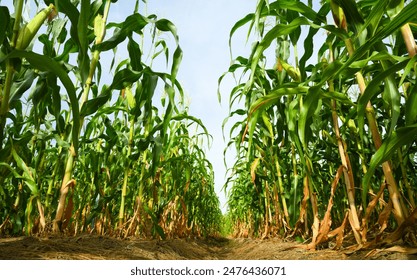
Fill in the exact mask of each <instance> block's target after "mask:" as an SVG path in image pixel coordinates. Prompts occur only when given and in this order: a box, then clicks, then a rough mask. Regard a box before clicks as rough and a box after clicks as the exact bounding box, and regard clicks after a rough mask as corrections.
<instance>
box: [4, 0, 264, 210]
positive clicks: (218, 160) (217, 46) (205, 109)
mask: <svg viewBox="0 0 417 280" xmlns="http://www.w3.org/2000/svg"><path fill="white" fill-rule="evenodd" d="M39 2H42V1H39ZM12 3H13V1H12V0H0V4H1V5H5V6H8V7H9V8H10V11H11V13H13V12H14V8H13V4H12ZM26 3H27V6H28V7H29V9H28V10H29V11H30V14H29V13H27V12H26V13H25V11H24V14H23V16H24V17H26V18H31V17H32V16H33V14H34V13H35V12H36V6H35V4H34V3H33V1H27V2H26ZM256 3H257V0H210V1H203V0H148V1H147V5H146V6H145V4H144V3H143V2H142V1H141V2H140V5H142V6H141V8H140V11H141V12H143V11H144V10H146V13H147V14H148V15H149V14H156V15H157V16H158V18H159V19H161V18H166V19H168V20H170V21H171V22H172V23H174V25H175V26H176V27H177V32H178V36H179V44H180V47H181V49H182V50H183V60H182V63H181V66H180V69H179V73H178V76H177V79H178V80H179V82H180V83H181V85H182V87H183V89H184V92H185V94H186V96H187V98H188V100H189V112H188V113H189V115H192V116H194V117H197V118H199V119H201V121H202V122H203V124H204V125H205V126H206V128H207V129H208V132H209V133H210V134H211V135H212V137H213V141H212V145H211V146H210V148H209V149H207V150H206V155H207V158H208V160H209V161H210V162H211V163H212V165H213V169H214V174H215V189H216V192H217V194H218V196H219V200H220V204H221V205H220V206H221V208H222V211H223V212H225V211H226V210H227V204H226V195H225V192H224V190H222V188H223V185H224V183H225V181H226V167H225V165H224V155H223V153H224V149H225V147H226V143H227V142H228V141H229V139H228V135H229V129H228V128H230V125H229V126H226V129H225V133H224V135H225V136H226V139H224V138H223V132H222V123H223V121H224V119H225V118H226V117H227V116H228V114H229V104H228V97H229V94H230V91H231V90H232V88H233V87H234V86H235V85H236V83H235V81H234V79H233V78H232V76H231V75H228V76H226V77H225V78H224V79H223V81H222V84H221V87H220V90H221V91H220V92H221V94H222V103H221V104H220V103H219V101H218V97H217V90H218V79H219V77H220V76H221V75H222V74H223V73H224V72H227V69H228V68H229V66H230V63H231V56H230V49H229V34H230V30H231V28H232V27H233V25H234V24H235V23H236V22H237V21H238V20H239V19H241V18H243V17H245V16H246V15H247V14H249V13H252V12H254V11H255V8H256ZM134 4H135V1H133V0H119V1H118V2H117V3H115V4H112V5H111V8H110V16H109V22H111V21H116V22H122V21H124V19H125V18H126V17H127V16H129V15H130V14H132V13H133V9H134ZM111 35H112V33H110V32H108V34H107V36H106V37H107V38H109V37H110V36H111ZM169 37H170V36H166V38H167V40H168V41H169V40H170V39H171V43H174V39H173V38H172V36H171V38H169ZM246 39H247V28H245V27H243V28H242V29H241V30H240V31H237V32H236V33H235V34H234V36H233V40H232V51H233V57H237V56H239V55H242V56H245V57H248V56H249V54H250V49H251V43H252V42H251V41H250V40H249V41H248V42H247V40H246ZM121 49H122V48H121ZM34 50H35V51H36V46H35V48H34ZM39 51H40V50H39ZM125 51H126V50H121V53H120V58H121V59H124V58H126V57H127V53H123V52H125ZM170 51H171V53H173V51H174V48H172V49H170ZM109 55H110V54H109ZM108 57H109V56H108ZM101 58H102V59H103V60H105V59H106V56H105V55H104V54H102V56H101ZM109 60H110V59H109ZM103 69H105V67H104V66H103ZM168 70H169V69H168ZM168 70H167V69H165V71H168ZM103 72H104V71H103ZM103 76H105V75H104V73H103ZM103 83H106V84H110V83H111V81H103ZM228 155H229V156H228V157H227V158H226V161H227V163H228V167H230V166H231V165H232V164H233V161H234V156H233V155H234V153H233V151H229V152H228Z"/></svg>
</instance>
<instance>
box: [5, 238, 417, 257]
mask: <svg viewBox="0 0 417 280" xmlns="http://www.w3.org/2000/svg"><path fill="white" fill-rule="evenodd" d="M297 246H298V247H297ZM299 246H300V244H299V243H294V242H286V241H283V240H282V239H268V240H259V239H226V238H208V239H171V240H165V241H159V240H141V239H136V238H128V239H117V238H112V237H105V236H97V235H80V236H76V237H66V236H48V237H14V238H0V260H1V259H2V260H24V259H29V260H50V259H55V260H56V259H63V260H74V259H76V260H91V259H94V260H108V259H111V260H132V259H134V260H184V259H194V260H230V259H246V260H259V259H268V260H274V259H279V260H341V259H384V260H387V259H396V260H407V259H417V250H416V249H414V248H413V249H411V248H408V249H409V250H408V252H398V251H399V250H401V248H403V249H404V247H399V246H397V247H396V248H397V249H396V250H392V249H389V250H392V251H389V250H386V249H385V250H382V249H381V250H373V251H370V250H360V251H356V252H352V250H350V251H349V250H347V249H342V250H337V251H335V250H331V249H320V250H316V251H309V250H305V249H303V248H299ZM394 248H395V247H394ZM411 253H413V254H411Z"/></svg>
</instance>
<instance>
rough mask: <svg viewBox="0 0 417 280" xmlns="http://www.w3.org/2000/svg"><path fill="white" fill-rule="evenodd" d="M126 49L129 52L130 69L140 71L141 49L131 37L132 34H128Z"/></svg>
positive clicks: (141, 67)
mask: <svg viewBox="0 0 417 280" xmlns="http://www.w3.org/2000/svg"><path fill="white" fill-rule="evenodd" d="M127 51H128V52H129V58H130V65H131V67H132V70H134V71H141V70H142V69H143V66H142V51H141V50H140V47H139V44H138V43H136V42H135V40H133V39H132V36H129V41H128V43H127Z"/></svg>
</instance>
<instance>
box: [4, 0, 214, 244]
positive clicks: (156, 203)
mask: <svg viewBox="0 0 417 280" xmlns="http://www.w3.org/2000/svg"><path fill="white" fill-rule="evenodd" d="M15 2H16V3H17V2H19V1H15ZM55 2H56V6H55V9H56V10H57V11H58V12H59V13H60V17H59V18H55V19H52V18H51V20H50V21H48V23H47V24H48V26H47V31H46V32H45V34H37V35H38V36H37V37H36V38H37V40H35V41H36V42H34V44H37V45H38V46H39V45H40V46H43V49H42V48H41V49H42V51H43V53H36V52H35V51H32V50H30V49H28V50H25V51H23V50H17V49H14V48H13V45H14V44H13V43H12V42H13V40H15V35H14V34H15V32H14V30H13V29H14V28H13V27H12V26H11V23H13V22H14V21H15V20H16V18H13V17H11V16H10V12H9V10H8V9H9V8H6V7H0V21H1V25H0V44H1V53H0V65H1V70H0V94H1V95H0V97H1V98H0V105H1V111H0V113H1V114H0V118H1V123H0V124H1V131H2V133H1V135H0V209H1V210H0V235H19V234H22V233H26V234H32V233H36V232H41V231H45V230H50V229H51V226H52V227H53V228H52V229H53V230H56V229H59V230H61V231H66V232H68V233H71V234H76V233H80V232H95V233H98V234H109V235H117V236H129V235H137V236H144V237H159V238H166V237H178V236H179V237H185V236H206V235H212V234H217V233H218V232H219V230H220V228H219V222H220V220H221V212H220V209H219V201H218V198H217V196H216V194H215V191H214V174H213V167H212V166H211V164H210V162H208V161H207V159H206V155H205V152H204V147H205V146H208V145H209V144H210V143H209V142H210V137H211V136H210V135H209V133H208V131H207V129H206V128H205V127H204V125H203V123H202V122H201V120H199V119H197V118H195V117H193V116H190V115H188V113H187V110H186V109H185V108H184V106H183V105H182V102H183V100H182V97H183V90H182V87H181V85H180V83H179V82H178V81H177V79H176V76H177V73H178V70H179V65H180V62H181V58H182V50H181V48H180V46H179V37H178V34H177V30H176V27H175V26H174V24H173V23H172V22H170V21H169V20H167V19H158V18H157V16H156V15H149V16H145V15H143V14H141V13H140V12H139V11H137V9H136V12H135V13H134V14H132V15H129V16H128V17H127V18H126V19H125V21H123V22H121V23H107V16H108V12H109V7H110V5H113V4H111V3H115V2H116V1H111V2H110V1H75V2H74V1H67V0H65V1H55ZM19 3H20V4H23V1H21V2H19ZM39 5H41V4H39ZM115 5H117V4H115ZM136 8H137V7H136ZM16 14H17V16H18V15H19V12H16ZM17 18H19V17H17ZM19 25H20V21H19V22H18V25H15V26H17V27H19ZM110 32H113V35H108V36H107V37H105V36H104V34H105V33H110ZM164 33H168V34H170V35H171V38H172V39H173V42H174V45H173V47H174V48H175V51H174V52H173V54H172V55H170V52H169V49H170V48H171V47H172V42H170V41H169V40H168V39H166V38H165V37H166V36H161V37H159V34H164ZM148 34H150V36H149V35H148ZM168 37H169V36H168ZM138 38H140V39H141V41H142V42H149V44H138V43H137V42H138V40H137V39H138ZM163 38H165V39H163ZM126 40H128V42H127V45H126V44H123V42H124V41H126ZM148 45H150V46H148ZM124 46H126V47H127V51H128V57H127V58H126V59H125V60H122V61H121V62H120V63H119V64H118V65H114V61H115V57H113V63H112V65H111V71H112V78H111V79H110V81H109V80H108V79H107V80H105V79H103V81H102V80H101V79H100V78H101V74H102V73H101V72H102V71H101V67H102V65H101V61H100V55H102V56H103V55H107V58H106V59H108V57H110V60H111V55H112V54H111V52H107V51H109V50H113V49H115V48H121V47H124ZM158 46H163V47H164V55H165V61H166V63H167V65H169V66H170V67H169V71H168V72H166V73H163V72H156V71H154V70H153V69H152V67H151V65H152V64H153V63H154V61H155V60H157V59H159V55H160V53H159V52H158V51H156V50H157V47H158ZM154 50H155V53H152V51H154ZM148 52H150V53H149V55H148ZM143 54H145V55H143ZM113 55H115V52H114V53H113ZM144 57H151V58H152V59H151V61H150V62H149V61H148V62H146V61H144V60H143V58H144ZM103 82H104V83H103ZM105 83H109V84H105ZM161 91H162V92H163V95H162V97H161V96H159V95H158V93H159V92H161ZM166 97H167V98H166ZM190 131H197V133H196V134H191V132H190ZM54 217H55V218H54ZM56 226H57V227H56Z"/></svg>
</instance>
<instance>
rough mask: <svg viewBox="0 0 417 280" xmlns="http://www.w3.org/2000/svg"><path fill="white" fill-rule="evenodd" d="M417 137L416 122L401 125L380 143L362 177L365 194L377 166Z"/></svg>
mask: <svg viewBox="0 0 417 280" xmlns="http://www.w3.org/2000/svg"><path fill="white" fill-rule="evenodd" d="M416 137H417V124H414V125H410V126H406V127H402V128H399V129H397V131H395V132H393V133H392V134H391V135H390V136H389V137H387V138H386V139H385V140H384V142H383V143H382V145H381V147H380V148H379V149H378V150H377V151H376V153H375V154H374V155H373V156H372V158H371V162H370V164H369V168H368V171H367V173H366V174H365V177H364V178H363V181H362V182H363V188H364V189H363V193H365V194H367V192H368V188H369V183H370V181H371V178H372V176H373V175H374V172H375V170H376V168H378V166H380V165H381V164H382V163H383V162H386V161H388V160H390V159H391V158H392V157H393V155H394V154H395V152H396V151H397V150H398V149H399V148H401V147H402V146H405V145H409V144H412V143H413V142H414V141H415V140H416Z"/></svg>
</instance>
